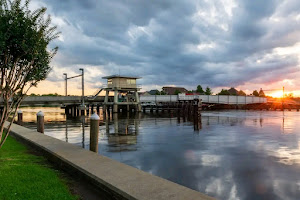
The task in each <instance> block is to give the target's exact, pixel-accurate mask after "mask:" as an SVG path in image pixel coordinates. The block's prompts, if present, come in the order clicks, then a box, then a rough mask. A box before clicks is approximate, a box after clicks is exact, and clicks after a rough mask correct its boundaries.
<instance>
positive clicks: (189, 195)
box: [11, 124, 214, 200]
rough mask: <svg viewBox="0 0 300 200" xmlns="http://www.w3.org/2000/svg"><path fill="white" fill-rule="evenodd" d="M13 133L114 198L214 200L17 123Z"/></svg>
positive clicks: (13, 127) (51, 159) (63, 167)
mask: <svg viewBox="0 0 300 200" xmlns="http://www.w3.org/2000/svg"><path fill="white" fill-rule="evenodd" d="M11 134H12V135H14V136H15V137H16V138H18V139H19V140H21V141H22V142H25V143H27V144H28V145H30V146H32V147H34V148H36V149H38V150H40V151H42V152H43V153H44V154H45V155H46V157H47V158H48V159H49V160H50V161H52V162H54V163H55V164H56V165H58V166H60V167H61V168H62V169H64V170H67V172H68V173H70V172H72V174H71V175H74V173H75V174H76V175H77V174H78V175H79V176H83V177H84V178H85V179H87V180H88V181H90V182H91V183H92V184H93V185H95V186H97V187H98V188H99V189H100V190H102V191H105V192H106V193H109V195H110V196H111V197H112V199H141V200H150V199H151V200H152V199H157V200H167V199H168V200H183V199H184V200H196V199H199V200H212V199H214V198H212V197H209V196H206V195H204V194H202V193H200V192H197V191H195V190H192V189H189V188H186V187H184V186H181V185H178V184H176V183H173V182H170V181H168V180H165V179H163V178H160V177H157V176H153V175H151V174H149V173H146V172H143V171H141V170H139V169H136V168H133V167H130V166H128V165H125V164H122V163H120V162H117V161H114V160H112V159H110V158H107V157H105V156H101V155H98V154H96V153H94V152H91V151H88V150H85V149H82V148H81V147H79V146H76V145H72V144H69V143H66V142H63V141H60V140H58V139H55V138H52V137H50V136H47V135H44V134H41V133H38V132H36V131H33V130H30V129H28V128H25V127H22V126H19V125H16V124H13V125H12V128H11Z"/></svg>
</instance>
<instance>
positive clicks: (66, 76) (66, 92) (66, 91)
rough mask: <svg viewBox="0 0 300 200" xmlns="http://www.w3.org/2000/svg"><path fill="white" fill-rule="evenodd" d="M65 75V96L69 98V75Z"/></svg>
mask: <svg viewBox="0 0 300 200" xmlns="http://www.w3.org/2000/svg"><path fill="white" fill-rule="evenodd" d="M64 75H65V81H66V85H65V87H66V88H65V95H66V96H68V75H67V73H64Z"/></svg>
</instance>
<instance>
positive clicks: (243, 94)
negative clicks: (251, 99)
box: [238, 90, 246, 96]
mask: <svg viewBox="0 0 300 200" xmlns="http://www.w3.org/2000/svg"><path fill="white" fill-rule="evenodd" d="M238 96H246V93H245V92H244V91H243V90H240V91H239V92H238Z"/></svg>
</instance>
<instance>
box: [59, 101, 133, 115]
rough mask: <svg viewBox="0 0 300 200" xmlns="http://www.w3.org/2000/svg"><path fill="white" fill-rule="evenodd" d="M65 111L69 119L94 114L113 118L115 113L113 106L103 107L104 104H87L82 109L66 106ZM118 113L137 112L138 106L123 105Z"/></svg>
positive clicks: (78, 106)
mask: <svg viewBox="0 0 300 200" xmlns="http://www.w3.org/2000/svg"><path fill="white" fill-rule="evenodd" d="M62 108H64V109H65V114H66V115H67V116H69V117H78V116H90V115H92V114H94V113H97V114H98V115H99V116H100V115H103V117H104V118H105V117H108V118H109V117H111V116H112V113H113V105H105V106H104V105H103V104H87V105H86V107H85V108H82V107H81V105H76V104H74V105H66V106H64V107H62ZM118 112H119V113H121V112H137V108H136V106H127V105H124V106H123V105H121V106H119V108H118Z"/></svg>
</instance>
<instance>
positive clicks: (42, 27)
mask: <svg viewBox="0 0 300 200" xmlns="http://www.w3.org/2000/svg"><path fill="white" fill-rule="evenodd" d="M29 3H30V0H25V3H24V4H22V3H21V0H0V67H1V69H0V70H1V71H0V92H1V101H2V103H3V105H4V108H3V113H2V117H1V121H0V148H1V147H2V146H3V144H4V142H5V140H6V139H7V137H8V135H9V131H10V128H11V125H12V122H13V120H12V121H11V122H10V123H9V125H8V127H7V130H6V132H5V133H4V132H3V131H4V122H5V121H7V119H8V117H9V116H13V119H14V118H15V116H16V111H17V109H18V108H19V106H20V103H21V101H22V100H23V98H24V96H25V95H26V93H27V92H28V90H29V89H30V88H31V87H33V86H36V85H37V83H39V82H40V81H42V80H44V79H45V78H46V76H47V75H48V73H49V71H50V70H51V68H50V61H51V59H52V58H53V56H54V55H55V54H56V52H57V49H58V48H57V47H55V48H54V49H52V50H51V51H48V50H47V46H48V44H49V43H50V42H51V41H52V40H54V39H56V38H57V37H58V36H59V32H57V31H56V29H57V27H56V26H50V23H51V18H50V16H48V17H47V18H45V17H44V14H45V12H46V8H40V9H37V10H35V11H33V12H31V11H30V10H29V7H28V6H29Z"/></svg>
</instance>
